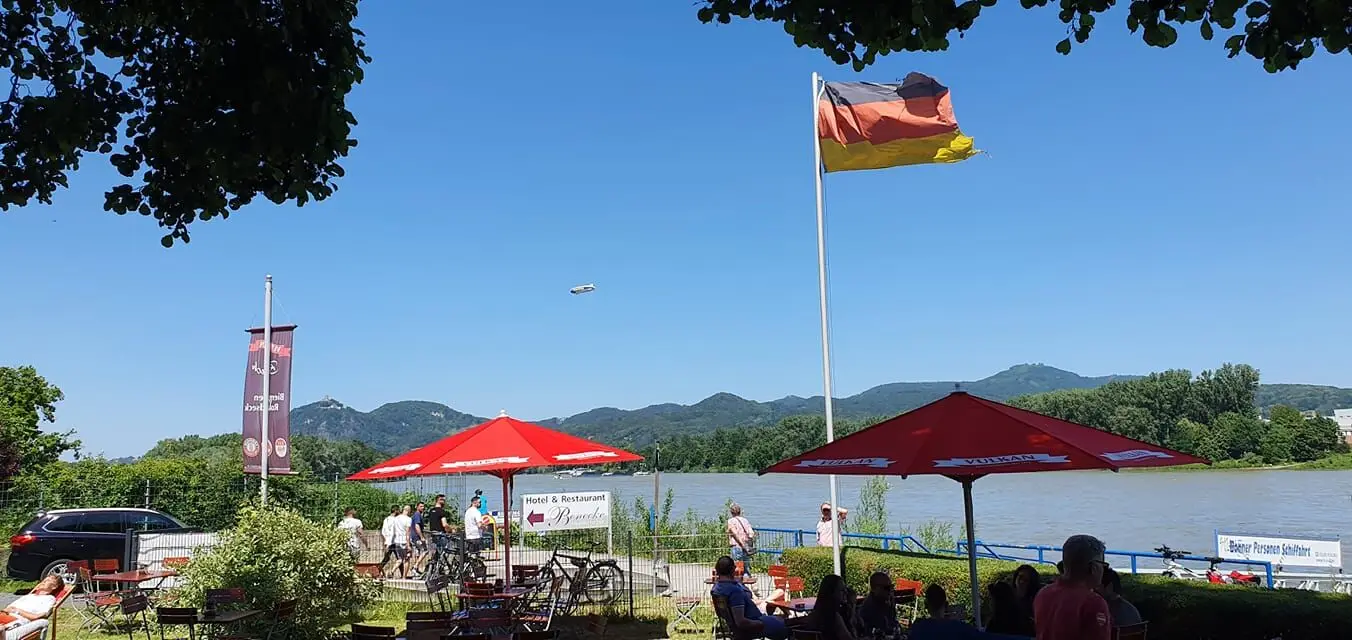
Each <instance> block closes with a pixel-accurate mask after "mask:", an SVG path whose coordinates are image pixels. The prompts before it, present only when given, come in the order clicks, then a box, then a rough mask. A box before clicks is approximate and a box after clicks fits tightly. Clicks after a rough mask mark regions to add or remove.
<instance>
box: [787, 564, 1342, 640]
mask: <svg viewBox="0 0 1352 640" xmlns="http://www.w3.org/2000/svg"><path fill="white" fill-rule="evenodd" d="M783 562H784V564H785V565H787V566H788V567H789V573H790V574H792V575H796V576H802V577H803V578H804V580H805V582H806V583H807V589H808V590H809V591H811V590H814V589H815V588H816V585H817V583H818V582H820V581H821V578H822V576H825V575H827V574H829V573H831V550H830V549H823V548H818V547H806V548H794V549H786V550H785V551H784V555H783ZM1017 566H1018V565H1017V563H1013V562H1002V561H997V560H984V559H983V560H978V561H977V576H978V578H979V579H980V580H981V583H982V584H990V583H991V582H993V581H995V580H1001V579H1007V578H1008V577H1009V575H1010V574H1011V573H1013V571H1014V568H1015V567H1017ZM877 570H883V571H888V572H889V573H891V574H892V576H893V577H897V578H909V579H912V580H920V581H921V582H924V583H925V584H926V585H930V584H938V585H940V586H942V587H944V589H945V590H946V591H948V597H949V600H950V601H952V602H954V603H955V604H963V605H967V606H970V604H971V589H970V588H969V587H968V582H969V579H968V576H967V559H966V558H961V557H955V556H927V555H922V554H912V553H904V552H899V551H880V550H874V549H859V548H852V547H846V549H845V580H846V582H848V583H849V584H850V586H851V587H853V588H855V589H856V590H860V591H861V592H862V591H863V590H865V589H866V588H867V587H866V583H867V581H868V576H869V574H870V573H872V572H874V571H877ZM1040 570H1041V571H1042V572H1043V575H1044V577H1045V578H1046V579H1051V575H1052V573H1054V571H1052V570H1051V568H1050V567H1040ZM1122 591H1123V595H1124V596H1125V597H1126V598H1127V600H1129V601H1131V603H1132V604H1134V605H1136V608H1137V609H1139V610H1140V611H1141V616H1142V617H1144V618H1145V619H1146V620H1148V621H1150V639H1151V640H1272V639H1273V638H1277V637H1281V638H1284V639H1285V640H1345V639H1346V638H1352V597H1348V596H1345V595H1342V594H1335V593H1319V592H1313V591H1299V590H1293V589H1286V590H1279V591H1272V590H1268V589H1255V588H1253V587H1242V586H1235V585H1214V584H1209V583H1206V582H1199V581H1192V580H1174V579H1170V578H1165V577H1162V576H1148V575H1135V576H1133V575H1123V576H1122Z"/></svg>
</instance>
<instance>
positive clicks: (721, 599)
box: [711, 595, 754, 640]
mask: <svg viewBox="0 0 1352 640" xmlns="http://www.w3.org/2000/svg"><path fill="white" fill-rule="evenodd" d="M711 597H712V598H713V602H714V613H715V614H716V615H717V617H718V625H717V626H716V627H714V638H716V639H717V638H726V639H728V640H752V639H753V638H754V634H752V633H751V632H749V631H747V630H745V629H742V628H741V627H738V626H737V619H736V618H734V617H733V615H732V605H729V604H728V597H727V596H720V595H713V596H711Z"/></svg>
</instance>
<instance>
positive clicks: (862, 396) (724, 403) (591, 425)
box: [291, 363, 1139, 451]
mask: <svg viewBox="0 0 1352 640" xmlns="http://www.w3.org/2000/svg"><path fill="white" fill-rule="evenodd" d="M1137 377H1139V376H1132V375H1109V376H1097V377H1086V376H1081V375H1079V374H1076V373H1073V372H1070V371H1065V370H1063V369H1057V368H1055V367H1050V366H1047V365H1044V364H1040V363H1037V364H1021V365H1015V366H1013V367H1010V368H1008V369H1006V370H1004V371H1001V372H998V373H996V374H994V375H991V376H987V377H986V378H982V379H980V380H971V381H954V380H949V381H935V382H890V383H886V384H881V385H877V386H875V387H871V388H869V389H866V390H864V391H862V392H860V393H857V394H855V395H852V396H846V397H841V398H837V399H836V401H835V410H836V415H838V416H839V417H842V418H866V417H876V416H890V415H895V414H897V413H901V412H903V411H907V410H910V409H913V408H915V407H918V406H920V405H922V404H925V403H926V402H930V401H933V400H936V399H938V398H940V397H942V396H943V395H945V394H947V393H948V392H950V391H952V390H953V389H954V388H956V387H961V388H962V389H964V390H966V391H970V392H972V393H975V394H977V395H981V396H983V397H988V398H992V399H995V400H1008V399H1010V398H1012V397H1015V396H1020V395H1025V394H1028V393H1039V392H1043V391H1054V390H1059V389H1088V388H1093V387H1097V386H1100V385H1103V384H1106V383H1108V382H1111V381H1113V380H1130V379H1133V378H1137ZM821 411H822V396H820V395H815V396H811V397H807V398H804V397H801V396H795V395H787V396H784V397H781V398H778V399H775V400H770V401H765V402H761V401H757V400H750V399H747V398H743V397H741V396H739V395H737V394H734V393H731V392H727V391H720V392H717V393H714V394H711V395H710V396H708V397H706V398H704V399H702V400H700V401H698V402H695V403H693V404H688V405H686V404H680V403H674V402H665V403H659V404H652V405H648V406H644V407H639V408H636V409H621V408H618V407H610V406H606V407H597V408H594V409H589V410H587V411H583V412H581V413H577V414H574V415H571V416H565V417H550V418H545V419H540V420H532V421H533V422H535V423H537V424H540V425H543V426H547V427H551V428H555V429H559V430H562V431H566V432H569V433H574V434H576V435H580V436H583V437H587V438H592V439H598V440H605V441H607V442H612V443H615V444H628V445H643V444H647V443H649V442H652V441H653V440H654V439H660V438H664V437H668V436H674V435H680V434H682V433H703V432H708V431H712V430H714V429H717V428H736V427H748V426H757V425H764V424H773V423H774V422H776V421H778V420H780V419H782V418H786V417H788V416H792V415H801V414H804V413H819V412H821ZM487 419H488V418H486V417H481V416H474V415H470V414H467V413H463V412H460V411H456V410H455V409H452V408H451V407H449V406H446V405H443V404H440V403H436V402H431V401H426V400H404V401H399V402H390V403H385V404H382V405H380V406H378V407H376V408H375V409H373V410H371V411H369V412H361V411H357V410H356V409H353V408H351V407H348V406H347V405H344V404H342V403H341V402H340V401H338V400H334V399H332V398H328V397H326V398H324V399H323V400H320V401H318V402H313V403H310V404H307V405H303V406H300V407H296V408H294V409H292V410H291V429H292V431H293V432H295V433H297V434H304V435H314V436H319V437H323V438H329V439H335V440H360V441H362V442H365V443H366V444H368V445H370V446H372V447H375V448H377V449H381V450H383V451H404V450H408V449H410V448H414V447H418V446H422V445H424V444H427V443H429V442H432V441H434V440H436V439H438V438H442V437H445V436H446V435H448V434H450V433H453V432H454V431H457V430H460V429H464V428H466V427H470V426H473V425H475V424H479V423H481V422H483V421H485V420H487Z"/></svg>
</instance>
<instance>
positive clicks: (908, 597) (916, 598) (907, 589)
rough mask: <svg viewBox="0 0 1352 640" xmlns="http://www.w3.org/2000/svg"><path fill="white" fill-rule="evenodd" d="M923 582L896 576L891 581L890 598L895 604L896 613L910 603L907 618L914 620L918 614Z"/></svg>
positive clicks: (899, 612)
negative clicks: (909, 612)
mask: <svg viewBox="0 0 1352 640" xmlns="http://www.w3.org/2000/svg"><path fill="white" fill-rule="evenodd" d="M924 593H925V583H923V582H921V581H919V580H909V579H907V578H896V579H894V580H893V581H892V600H893V602H894V603H895V604H896V606H897V614H898V615H901V613H902V612H903V611H904V610H905V609H906V608H907V605H910V609H911V615H910V616H908V617H906V619H907V620H915V619H916V618H917V617H918V616H919V615H920V601H921V600H922V599H923V598H924Z"/></svg>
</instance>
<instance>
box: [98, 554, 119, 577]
mask: <svg viewBox="0 0 1352 640" xmlns="http://www.w3.org/2000/svg"><path fill="white" fill-rule="evenodd" d="M121 570H122V561H121V560H118V559H117V558H99V559H97V560H95V561H94V575H100V574H104V573H117V572H118V571H121Z"/></svg>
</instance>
